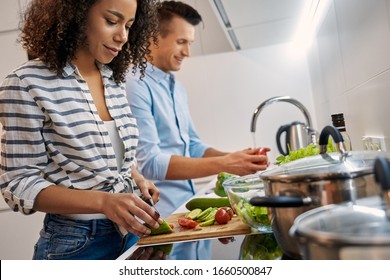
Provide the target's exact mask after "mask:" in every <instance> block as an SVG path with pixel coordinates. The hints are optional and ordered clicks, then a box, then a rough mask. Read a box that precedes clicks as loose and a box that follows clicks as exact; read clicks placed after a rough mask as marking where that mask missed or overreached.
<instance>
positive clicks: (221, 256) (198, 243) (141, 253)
mask: <svg viewBox="0 0 390 280" xmlns="http://www.w3.org/2000/svg"><path fill="white" fill-rule="evenodd" d="M215 182H216V178H208V180H205V181H198V185H197V190H198V192H197V193H196V195H195V197H202V196H207V197H213V196H216V195H215V194H214V192H213V191H212V189H213V188H214V186H215ZM185 204H186V203H183V205H182V206H180V207H179V208H178V209H176V211H175V212H174V213H183V212H187V211H188V210H187V209H186V208H185ZM162 252H166V253H164V254H163V253H162ZM285 258H286V257H285V256H283V255H282V251H281V250H280V248H279V247H278V246H277V242H276V240H275V238H274V236H273V233H257V232H252V233H251V234H249V235H235V236H233V237H232V236H226V237H219V238H208V239H200V240H192V241H182V242H175V243H168V244H158V245H143V246H141V245H134V246H132V247H131V248H129V249H128V250H127V251H126V252H125V253H123V254H122V255H121V256H120V257H119V258H118V260H129V259H168V260H244V259H285Z"/></svg>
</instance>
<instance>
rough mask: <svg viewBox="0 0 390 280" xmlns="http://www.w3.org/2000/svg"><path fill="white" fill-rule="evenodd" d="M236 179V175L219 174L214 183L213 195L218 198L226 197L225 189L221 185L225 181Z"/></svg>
mask: <svg viewBox="0 0 390 280" xmlns="http://www.w3.org/2000/svg"><path fill="white" fill-rule="evenodd" d="M236 177H238V175H235V174H231V173H228V172H221V173H219V174H218V176H217V182H216V183H215V188H214V193H215V194H216V195H218V196H221V197H226V196H227V194H226V192H225V189H224V187H223V185H222V183H223V182H225V181H226V180H229V179H232V178H236Z"/></svg>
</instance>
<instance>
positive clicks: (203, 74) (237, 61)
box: [177, 44, 316, 160]
mask: <svg viewBox="0 0 390 280" xmlns="http://www.w3.org/2000/svg"><path fill="white" fill-rule="evenodd" d="M177 76H178V77H179V79H180V80H181V81H182V82H183V83H184V84H185V86H186V87H187V91H188V95H189V104H190V110H191V113H192V116H193V119H194V122H195V125H196V127H197V130H198V133H199V135H200V137H201V138H202V139H203V140H204V141H205V142H206V143H209V144H210V145H212V146H214V147H217V148H220V149H222V150H226V151H233V150H239V149H244V148H248V147H252V146H254V141H253V139H252V134H251V132H250V123H251V119H252V116H253V112H254V110H255V109H256V107H257V106H258V105H260V104H261V103H262V102H263V101H265V100H267V99H268V98H271V97H274V96H282V95H289V96H291V97H292V98H295V99H297V100H298V101H300V102H301V103H302V104H303V105H304V106H305V107H306V108H307V109H308V111H309V112H310V114H312V115H313V122H314V124H316V121H315V118H314V115H315V112H314V105H313V104H314V103H313V99H312V97H313V95H312V92H311V85H310V77H309V72H308V67H307V63H306V59H305V57H299V56H297V55H296V54H294V53H292V52H291V47H290V45H289V44H281V45H274V46H271V47H265V48H259V49H252V50H245V51H239V52H229V53H221V54H216V55H208V56H198V57H192V58H189V59H187V60H186V61H185V62H184V65H183V66H182V69H181V70H180V71H179V72H177ZM295 120H299V121H305V118H304V116H303V114H302V113H301V111H300V110H299V109H298V108H297V107H295V106H294V105H291V104H290V103H274V104H271V105H270V106H268V107H265V108H264V109H263V110H262V111H261V113H260V115H259V116H258V119H257V125H256V134H255V141H256V146H268V147H270V148H271V149H272V151H271V152H270V154H269V155H270V158H271V159H272V160H274V159H275V158H276V156H277V155H279V152H278V151H277V148H276V142H275V136H276V131H277V129H278V128H279V127H280V126H281V125H283V124H287V123H290V122H292V121H295ZM315 127H316V125H315Z"/></svg>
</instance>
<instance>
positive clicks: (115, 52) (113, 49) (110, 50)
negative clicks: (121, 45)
mask: <svg viewBox="0 0 390 280" xmlns="http://www.w3.org/2000/svg"><path fill="white" fill-rule="evenodd" d="M106 48H107V50H108V51H109V52H110V53H111V54H112V55H113V56H117V55H118V53H119V51H120V49H117V48H110V47H107V46H106Z"/></svg>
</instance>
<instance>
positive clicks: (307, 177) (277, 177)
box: [260, 126, 390, 182]
mask: <svg viewBox="0 0 390 280" xmlns="http://www.w3.org/2000/svg"><path fill="white" fill-rule="evenodd" d="M329 136H332V137H333V140H334V142H335V143H336V144H337V147H338V150H339V152H334V153H326V149H327V145H328V139H329ZM319 148H320V154H319V155H315V156H309V157H306V158H301V159H298V160H295V161H292V162H289V163H286V164H282V165H279V166H277V167H275V168H272V169H269V170H266V171H264V172H261V173H260V178H262V179H264V180H272V181H283V182H293V181H302V180H304V181H311V180H323V179H338V178H340V179H347V178H355V177H358V176H363V175H367V174H371V173H373V169H374V161H375V159H376V158H377V157H390V155H389V154H387V153H385V152H382V151H349V152H347V151H345V147H344V142H343V138H342V136H341V134H340V132H339V131H338V130H337V129H336V128H335V127H333V126H327V127H325V128H324V129H323V130H322V132H321V134H320V139H319Z"/></svg>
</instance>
